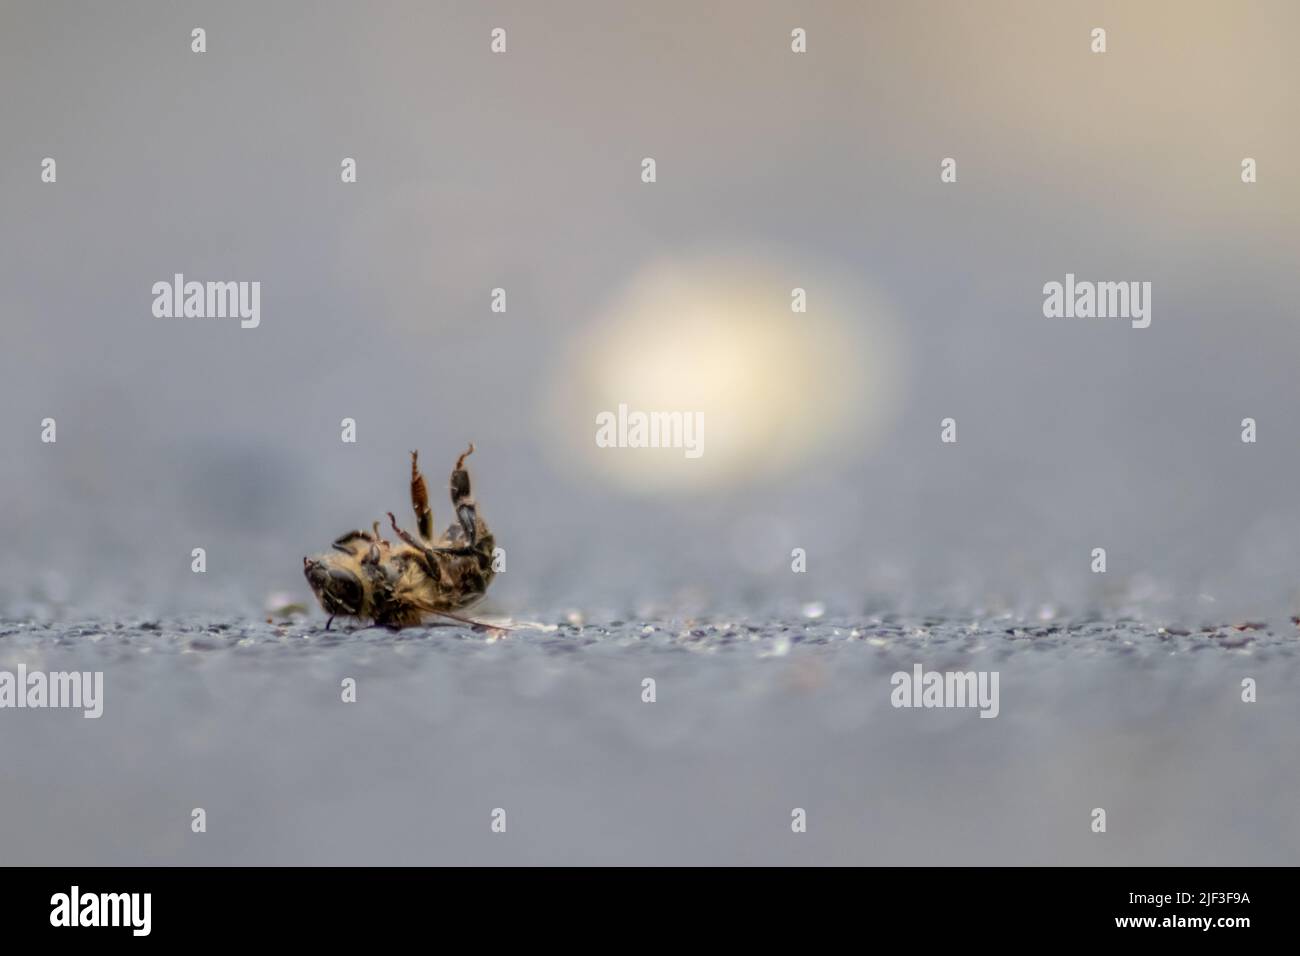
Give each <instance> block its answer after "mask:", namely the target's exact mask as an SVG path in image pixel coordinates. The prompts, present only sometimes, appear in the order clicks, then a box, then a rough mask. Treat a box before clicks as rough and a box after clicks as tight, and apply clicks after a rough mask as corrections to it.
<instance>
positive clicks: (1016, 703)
mask: <svg viewBox="0 0 1300 956" xmlns="http://www.w3.org/2000/svg"><path fill="white" fill-rule="evenodd" d="M513 623H514V624H515V626H516V629H515V630H513V631H511V632H509V633H508V634H504V633H503V632H498V631H488V630H477V631H476V630H473V629H470V628H465V627H461V626H451V627H442V626H438V627H426V628H420V629H412V630H407V631H403V632H400V633H391V632H388V631H384V630H379V629H353V630H348V629H340V628H339V627H338V625H337V623H336V627H335V629H334V630H332V631H329V632H326V631H325V630H323V626H322V625H323V619H321V618H319V617H313V618H311V619H302V618H297V619H293V620H288V621H285V622H283V623H277V624H268V623H265V622H264V621H262V620H260V619H249V618H234V617H232V618H224V619H216V620H211V619H199V618H194V617H187V618H170V619H159V620H139V619H134V620H125V619H123V620H71V619H67V620H53V619H47V620H39V619H32V618H29V619H26V620H0V671H3V670H5V669H8V670H9V671H11V672H12V671H16V669H17V667H18V665H19V664H23V665H25V666H26V668H27V669H28V670H29V671H32V670H38V669H39V670H44V671H62V670H74V669H75V670H83V671H85V670H89V671H102V672H103V674H104V692H103V696H104V710H103V716H102V717H101V718H99V719H97V720H94V719H84V718H83V716H82V714H81V713H80V712H78V711H72V710H58V711H56V710H32V709H22V710H10V709H6V710H3V711H0V779H2V780H3V784H2V789H3V795H4V799H3V806H4V813H3V815H0V862H3V863H7V864H42V863H50V864H53V863H59V864H102V865H108V864H170V863H178V864H200V863H211V864H354V863H369V864H505V863H520V864H583V863H604V864H903V865H907V864H928V863H943V864H977V863H985V864H988V863H991V864H1063V863H1081V864H1150V865H1155V864H1295V863H1296V862H1297V859H1298V858H1300V817H1298V815H1297V814H1296V812H1295V807H1296V802H1295V795H1296V793H1300V762H1297V761H1296V759H1295V728H1296V727H1297V726H1300V693H1297V692H1298V691H1300V636H1298V635H1300V631H1297V629H1296V627H1295V625H1293V624H1292V623H1291V622H1290V621H1286V620H1281V621H1264V622H1256V623H1254V624H1252V626H1251V627H1249V628H1247V629H1238V628H1236V627H1226V626H1225V627H1207V628H1205V629H1199V628H1189V629H1186V630H1184V629H1178V628H1174V629H1170V630H1163V631H1162V630H1161V629H1160V627H1159V625H1157V624H1155V623H1145V622H1141V621H1136V620H1133V621H1122V622H1118V623H1107V622H1104V621H1068V620H1057V619H1053V618H1051V617H1050V616H1049V615H1046V614H1045V615H1043V616H1042V618H1041V619H1040V617H1038V616H1036V617H1034V618H1033V619H1032V620H1020V619H1016V618H1014V617H1011V616H1003V617H987V616H986V617H980V618H973V619H967V618H951V617H950V618H948V619H944V620H936V619H923V618H904V617H895V616H890V615H876V616H864V617H862V618H861V619H850V618H837V617H835V616H834V615H833V614H826V613H825V612H824V611H823V610H822V609H821V608H820V607H818V606H809V607H807V608H805V609H804V614H803V616H798V617H794V618H793V619H790V620H767V619H761V620H747V619H743V618H722V617H715V618H709V619H699V620H635V621H615V620H583V619H582V617H581V615H579V614H576V613H574V612H557V613H554V614H549V615H539V616H537V617H536V618H535V619H534V620H533V621H532V622H525V621H524V620H522V619H518V618H517V619H515V620H514V622H513ZM918 663H919V664H921V665H922V666H923V668H924V669H925V670H935V669H938V670H976V671H996V672H998V674H999V708H998V716H997V717H996V718H994V719H981V718H980V717H979V716H978V711H976V710H973V709H904V708H895V707H893V706H891V702H890V697H891V691H892V690H893V687H892V685H891V682H890V676H891V674H893V673H895V672H897V671H904V672H907V673H910V672H911V671H912V668H913V666H914V665H915V664H918ZM346 678H353V679H354V680H355V681H356V701H355V703H345V702H343V700H342V697H343V689H342V687H343V682H344V680H345V679H346ZM1245 678H1250V679H1253V680H1254V681H1255V682H1256V688H1257V697H1258V699H1257V701H1256V702H1253V703H1247V702H1243V700H1242V681H1243V679H1245ZM646 679H652V680H653V681H654V682H655V683H654V692H655V700H654V702H653V703H648V702H645V701H643V693H644V686H645V685H644V684H643V681H645V680H646ZM195 808H203V810H204V811H205V812H206V822H207V829H206V832H205V833H194V832H192V830H191V819H192V811H193V810H194V809H195ZM796 808H799V809H802V810H803V811H804V812H805V814H806V820H807V830H806V832H805V833H794V832H792V827H791V821H792V814H793V812H794V811H795V809H796ZM1095 808H1103V809H1104V810H1105V811H1106V832H1105V833H1094V832H1092V829H1091V825H1092V821H1093V810H1094V809H1095ZM498 809H500V810H504V811H505V822H506V828H505V832H504V833H494V832H493V829H492V823H493V819H494V816H493V815H494V811H496V810H498Z"/></svg>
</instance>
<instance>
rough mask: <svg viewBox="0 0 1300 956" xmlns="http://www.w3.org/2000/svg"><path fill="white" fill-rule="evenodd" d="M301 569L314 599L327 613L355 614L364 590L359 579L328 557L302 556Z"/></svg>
mask: <svg viewBox="0 0 1300 956" xmlns="http://www.w3.org/2000/svg"><path fill="white" fill-rule="evenodd" d="M302 571H303V574H304V575H306V577H307V583H308V584H310V585H311V589H312V591H313V592H314V593H315V594H316V599H317V600H318V601H320V605H321V607H323V608H324V609H325V611H326V612H327V613H329V614H357V613H359V612H360V610H361V604H362V600H363V598H364V591H363V589H362V587H361V579H360V578H358V577H357V576H356V575H355V574H353V573H352V572H351V571H349V570H348V569H347V568H341V567H339V566H338V565H335V564H332V563H331V562H330V560H329V559H328V558H303V559H302Z"/></svg>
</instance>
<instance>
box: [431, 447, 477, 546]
mask: <svg viewBox="0 0 1300 956" xmlns="http://www.w3.org/2000/svg"><path fill="white" fill-rule="evenodd" d="M472 454H474V443H473V442H470V444H469V448H467V449H465V453H464V454H463V455H461V456H460V457H459V458H457V459H456V467H455V468H453V469H452V472H451V506H452V507H453V508H454V509H455V510H456V520H457V521H459V522H460V526H461V528H462V529H463V530H464V532H465V538H466V540H467V541H468V549H465V550H462V549H459V548H457V549H455V550H454V552H453V553H458V554H459V553H473V548H474V545H475V543H476V542H477V541H478V509H477V506H476V505H475V503H474V499H473V498H472V497H471V496H470V492H469V472H468V471H466V470H465V459H466V458H468V457H469V456H470V455H472ZM439 550H440V551H443V552H444V553H447V552H451V551H452V549H448V548H440V549H439Z"/></svg>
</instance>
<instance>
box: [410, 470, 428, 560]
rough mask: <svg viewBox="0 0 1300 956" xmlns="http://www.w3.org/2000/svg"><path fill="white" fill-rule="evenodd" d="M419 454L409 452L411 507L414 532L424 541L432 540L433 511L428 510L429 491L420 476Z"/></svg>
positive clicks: (422, 476) (422, 477)
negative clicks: (413, 514)
mask: <svg viewBox="0 0 1300 956" xmlns="http://www.w3.org/2000/svg"><path fill="white" fill-rule="evenodd" d="M419 460H420V453H419V452H418V451H413V452H411V506H412V507H413V508H414V509H415V530H416V531H418V532H419V534H420V537H421V538H423V539H424V540H425V541H429V540H431V539H432V538H433V511H432V510H430V508H429V490H428V488H426V487H425V484H424V475H422V474H420V465H419Z"/></svg>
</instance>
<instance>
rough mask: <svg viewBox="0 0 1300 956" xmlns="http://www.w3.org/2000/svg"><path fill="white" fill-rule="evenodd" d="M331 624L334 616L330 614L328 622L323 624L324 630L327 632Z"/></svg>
mask: <svg viewBox="0 0 1300 956" xmlns="http://www.w3.org/2000/svg"><path fill="white" fill-rule="evenodd" d="M333 623H334V615H333V614H331V615H330V619H329V620H328V621H326V622H325V630H327V631H328V630H329V629H330V625H331V624H333Z"/></svg>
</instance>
